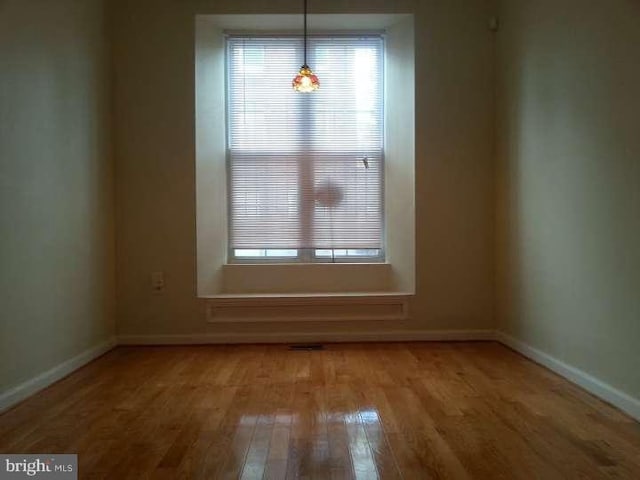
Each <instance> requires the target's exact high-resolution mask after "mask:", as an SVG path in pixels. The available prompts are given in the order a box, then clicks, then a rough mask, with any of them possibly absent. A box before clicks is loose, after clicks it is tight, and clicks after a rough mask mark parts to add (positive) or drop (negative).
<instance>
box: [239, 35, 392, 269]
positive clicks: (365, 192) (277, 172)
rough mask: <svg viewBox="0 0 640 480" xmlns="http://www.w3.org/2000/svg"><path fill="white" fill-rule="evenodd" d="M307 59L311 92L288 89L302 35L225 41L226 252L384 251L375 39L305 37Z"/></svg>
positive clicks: (379, 51)
mask: <svg viewBox="0 0 640 480" xmlns="http://www.w3.org/2000/svg"><path fill="white" fill-rule="evenodd" d="M307 56H308V64H309V65H310V66H311V68H312V69H313V70H314V72H315V73H316V74H317V75H318V77H319V79H320V89H319V90H318V91H316V92H314V93H310V94H304V93H297V92H294V91H293V89H292V88H291V80H292V78H293V76H294V75H295V73H296V72H297V70H298V69H299V68H300V65H301V64H302V62H303V41H302V39H300V38H294V37H284V38H274V37H240V36H229V37H228V38H227V74H228V78H227V85H228V87H227V109H228V121H227V129H228V131H227V135H228V156H229V165H228V172H229V217H230V218H229V246H230V251H231V252H232V256H234V255H235V256H242V252H253V253H252V254H251V255H249V256H265V255H266V256H269V253H268V252H269V251H271V252H276V253H274V254H273V253H272V255H275V256H278V255H280V256H282V257H292V256H293V257H299V256H301V255H302V253H301V252H305V251H306V252H307V253H308V252H312V254H311V257H312V258H315V259H317V260H320V261H322V260H323V259H326V258H328V257H333V253H334V252H344V254H345V255H348V252H355V253H354V256H357V255H358V254H364V255H365V256H366V255H367V252H374V253H373V254H372V256H375V255H379V254H380V253H381V252H383V211H384V206H383V172H384V168H383V151H384V150H383V111H384V109H383V41H382V38H381V37H379V36H365V37H360V36H339V37H336V36H331V37H329V36H327V37H310V38H309V39H308V53H307ZM256 252H262V253H256ZM265 252H267V253H265ZM278 252H280V253H278ZM328 252H330V253H328ZM358 252H359V253H358Z"/></svg>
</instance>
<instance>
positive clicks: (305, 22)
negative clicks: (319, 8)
mask: <svg viewBox="0 0 640 480" xmlns="http://www.w3.org/2000/svg"><path fill="white" fill-rule="evenodd" d="M304 64H305V65H306V64H307V0H304Z"/></svg>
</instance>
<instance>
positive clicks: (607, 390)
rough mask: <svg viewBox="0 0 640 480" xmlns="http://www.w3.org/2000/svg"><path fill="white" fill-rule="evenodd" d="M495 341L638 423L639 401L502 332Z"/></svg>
mask: <svg viewBox="0 0 640 480" xmlns="http://www.w3.org/2000/svg"><path fill="white" fill-rule="evenodd" d="M495 337H496V340H497V341H498V342H500V343H502V344H503V345H505V346H507V347H509V348H511V349H513V350H515V351H516V352H518V353H520V354H521V355H524V356H525V357H527V358H529V359H531V360H533V361H534V362H536V363H539V364H540V365H543V366H545V367H547V368H548V369H549V370H552V371H553V372H555V373H557V374H558V375H560V376H562V377H564V378H566V379H567V380H569V381H570V382H572V383H575V384H576V385H578V386H580V387H582V388H584V389H585V390H586V391H587V392H589V393H591V394H593V395H595V396H596V397H598V398H600V399H602V400H604V401H605V402H609V403H610V404H611V405H614V406H615V407H617V408H619V409H620V410H622V411H624V412H626V413H627V414H629V415H631V416H632V417H633V418H635V419H636V420H638V421H640V400H639V399H637V398H634V397H632V396H631V395H628V394H626V393H624V392H622V391H620V390H618V389H617V388H615V387H612V386H611V385H609V384H607V383H605V382H603V381H602V380H599V379H598V378H596V377H593V376H591V375H589V374H588V373H586V372H584V371H582V370H580V369H579V368H576V367H573V366H571V365H569V364H567V363H564V362H563V361H561V360H558V359H557V358H555V357H552V356H551V355H549V354H548V353H545V352H543V351H542V350H538V349H537V348H534V347H532V346H530V345H527V344H526V343H524V342H522V341H520V340H518V339H516V338H514V337H512V336H510V335H507V334H506V333H504V332H496V335H495Z"/></svg>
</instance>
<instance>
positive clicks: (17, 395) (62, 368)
mask: <svg viewBox="0 0 640 480" xmlns="http://www.w3.org/2000/svg"><path fill="white" fill-rule="evenodd" d="M117 344H118V342H117V340H116V338H115V337H112V338H110V339H109V340H107V341H105V342H103V343H101V344H99V345H96V346H95V347H92V348H89V349H88V350H85V351H84V352H82V353H80V354H79V355H76V356H75V357H73V358H70V359H69V360H66V361H64V362H62V363H60V364H59V365H56V366H55V367H53V368H51V369H49V370H47V371H46V372H44V373H41V374H40V375H37V376H35V377H33V378H31V379H29V380H27V381H26V382H23V383H21V384H20V385H17V386H16V387H13V388H12V389H11V390H8V391H6V392H4V393H1V394H0V414H1V413H3V412H5V411H7V410H9V409H10V408H12V407H13V406H15V405H16V404H18V403H19V402H21V401H22V400H24V399H26V398H28V397H30V396H31V395H33V394H35V393H37V392H39V391H40V390H43V389H45V388H47V387H48V386H49V385H51V384H52V383H55V382H57V381H58V380H61V379H63V378H64V377H66V376H68V375H70V374H71V373H73V372H75V371H76V370H77V369H79V368H80V367H83V366H84V365H86V364H87V363H89V362H91V361H92V360H95V359H96V358H98V357H100V356H102V355H104V354H105V353H107V352H108V351H109V350H111V349H113V348H115V347H116V345H117Z"/></svg>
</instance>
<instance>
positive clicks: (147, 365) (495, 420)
mask: <svg viewBox="0 0 640 480" xmlns="http://www.w3.org/2000/svg"><path fill="white" fill-rule="evenodd" d="M0 452H3V453H78V454H79V462H80V478H83V479H84V478H87V479H117V480H120V479H145V478H149V479H151V478H153V479H172V480H173V479H205V478H206V479H211V478H243V479H260V478H268V479H289V478H291V479H293V478H318V479H341V478H359V479H373V478H382V479H397V478H404V479H429V478H450V479H468V478H477V479H482V480H485V479H494V478H495V479H526V480H531V479H544V480H551V479H558V478H567V479H578V478H628V479H640V424H638V423H637V422H634V421H633V420H632V419H630V418H629V417H627V416H625V415H623V414H622V413H620V412H619V411H618V410H616V409H614V408H613V407H611V406H609V405H607V404H605V403H603V402H601V401H599V400H597V399H596V398H594V397H592V396H590V395H589V394H587V393H585V392H584V391H582V390H580V389H579V388H577V387H576V386H574V385H572V384H570V383H568V382H567V381H565V380H563V379H562V378H560V377H558V376H556V375H554V374H553V373H551V372H549V371H548V370H545V369H543V368H542V367H539V366H537V365H535V364H533V363H531V362H529V361H528V360H526V359H524V358H523V357H521V356H519V355H517V354H516V353H514V352H512V351H510V350H508V349H507V348H505V347H503V346H501V345H498V344H494V343H395V344H349V345H347V344H345V345H327V346H326V349H325V350H324V351H289V350H288V349H287V347H286V346H280V345H272V346H265V345H255V346H200V347H120V348H117V349H116V350H113V351H112V352H110V353H108V354H107V355H105V356H103V357H102V358H100V359H98V360H97V361H95V362H93V363H91V364H90V365H88V366H86V367H85V368H83V369H81V370H79V371H78V372H76V373H74V374H73V375H71V376H70V377H67V378H66V379H64V380H62V381H61V382H59V383H57V384H55V385H54V386H52V387H50V388H48V389H47V390H45V391H43V392H41V393H39V394H38V395H36V396H34V397H32V398H30V399H29V400H27V401H25V402H23V403H22V404H20V405H19V406H17V407H16V408H14V409H13V410H10V411H9V412H7V413H5V414H4V415H2V416H0Z"/></svg>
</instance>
